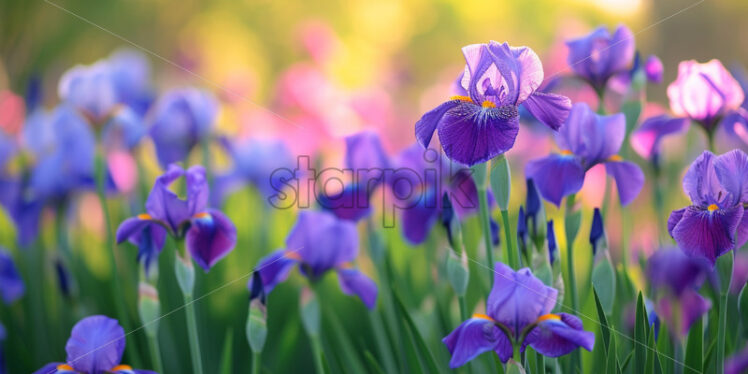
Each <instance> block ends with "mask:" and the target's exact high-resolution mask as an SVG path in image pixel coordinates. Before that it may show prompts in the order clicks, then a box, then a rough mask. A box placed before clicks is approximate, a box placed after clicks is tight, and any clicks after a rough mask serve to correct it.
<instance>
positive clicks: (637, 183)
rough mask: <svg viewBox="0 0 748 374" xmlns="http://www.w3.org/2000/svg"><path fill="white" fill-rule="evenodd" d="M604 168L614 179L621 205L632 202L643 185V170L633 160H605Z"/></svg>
mask: <svg viewBox="0 0 748 374" xmlns="http://www.w3.org/2000/svg"><path fill="white" fill-rule="evenodd" d="M605 170H606V171H607V172H608V174H610V176H612V177H613V179H614V180H615V181H616V188H617V189H618V197H619V198H620V200H621V204H622V205H628V204H629V203H630V202H632V201H633V200H634V199H635V198H636V196H637V195H639V191H641V189H642V187H644V172H642V170H641V169H640V168H639V166H638V165H636V164H635V163H633V162H629V161H610V162H606V163H605Z"/></svg>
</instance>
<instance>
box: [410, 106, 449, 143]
mask: <svg viewBox="0 0 748 374" xmlns="http://www.w3.org/2000/svg"><path fill="white" fill-rule="evenodd" d="M459 104H460V100H449V101H445V102H443V103H441V104H440V105H439V106H437V107H436V108H434V109H432V110H430V111H428V112H426V114H424V115H423V116H422V117H421V119H419V120H418V122H416V140H418V143H420V144H421V145H422V146H423V147H424V148H428V146H429V144H430V143H431V137H432V136H434V131H436V128H437V126H438V125H439V122H441V120H442V118H444V114H446V113H447V111H449V110H450V109H452V108H454V107H456V106H457V105H459Z"/></svg>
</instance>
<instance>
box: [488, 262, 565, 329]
mask: <svg viewBox="0 0 748 374" xmlns="http://www.w3.org/2000/svg"><path fill="white" fill-rule="evenodd" d="M557 296H558V291H557V290H556V289H554V288H551V287H548V286H546V285H545V284H543V282H542V281H541V280H540V279H538V278H535V276H534V275H533V274H532V272H531V271H530V269H528V268H524V269H520V270H518V271H517V272H514V271H513V270H512V269H511V268H510V267H508V266H506V265H504V264H502V263H500V262H497V263H496V266H495V267H494V285H493V289H492V290H491V294H490V295H489V296H488V301H487V302H486V314H488V315H489V316H490V317H491V318H493V319H494V320H496V321H497V322H500V323H502V324H504V325H505V326H507V327H508V328H509V329H510V330H512V332H513V333H514V334H519V333H520V332H521V331H522V330H523V329H524V328H525V327H526V326H528V325H530V324H532V323H533V322H535V320H536V319H537V318H538V317H540V316H542V315H544V314H548V313H550V312H551V310H552V309H553V308H554V307H555V306H556V297H557Z"/></svg>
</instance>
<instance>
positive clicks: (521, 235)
mask: <svg viewBox="0 0 748 374" xmlns="http://www.w3.org/2000/svg"><path fill="white" fill-rule="evenodd" d="M528 238H529V237H528V233H527V218H525V208H523V207H522V206H520V207H519V213H517V243H518V244H519V249H520V251H521V252H522V253H526V252H527V240H528Z"/></svg>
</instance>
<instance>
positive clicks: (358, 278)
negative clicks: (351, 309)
mask: <svg viewBox="0 0 748 374" xmlns="http://www.w3.org/2000/svg"><path fill="white" fill-rule="evenodd" d="M338 281H339V282H340V288H341V289H342V290H343V293H345V294H346V295H356V296H358V298H359V299H361V301H363V303H364V305H366V307H367V308H369V309H373V308H374V307H375V306H376V304H377V284H376V283H374V281H373V280H371V279H370V278H369V277H367V276H366V275H364V274H363V273H361V272H360V271H358V270H357V269H352V268H339V269H338Z"/></svg>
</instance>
